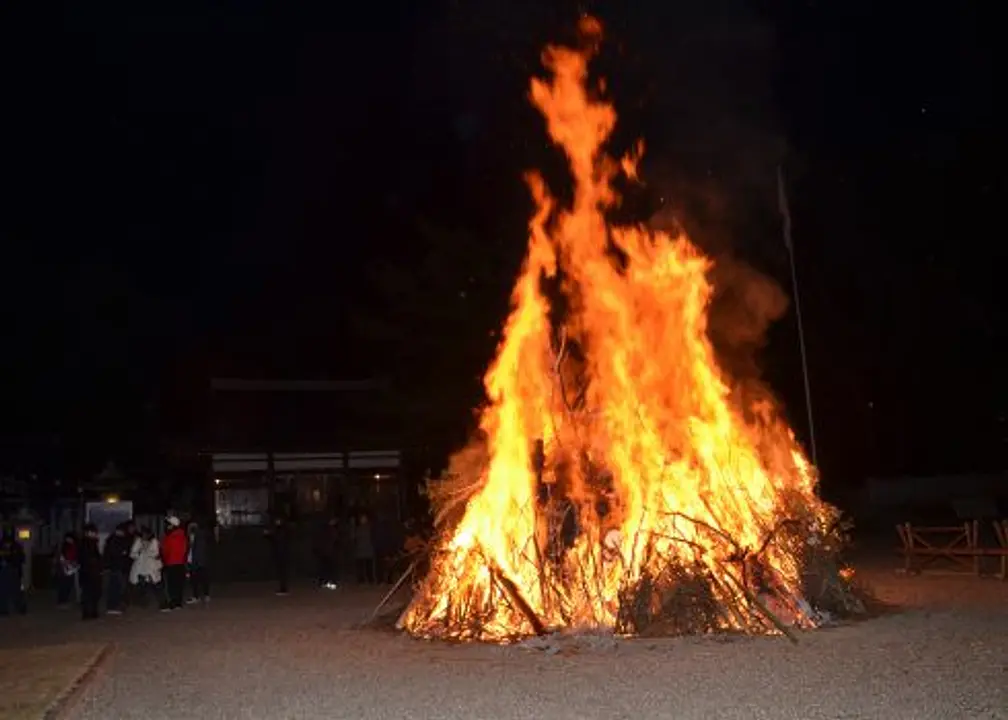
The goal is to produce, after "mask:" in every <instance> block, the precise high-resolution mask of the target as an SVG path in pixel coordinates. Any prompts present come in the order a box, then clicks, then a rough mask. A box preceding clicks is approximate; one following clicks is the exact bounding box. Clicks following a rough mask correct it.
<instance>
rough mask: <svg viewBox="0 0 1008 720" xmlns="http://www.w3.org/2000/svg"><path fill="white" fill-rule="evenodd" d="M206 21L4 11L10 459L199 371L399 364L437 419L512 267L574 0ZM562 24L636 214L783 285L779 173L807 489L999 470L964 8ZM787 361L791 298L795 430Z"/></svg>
mask: <svg viewBox="0 0 1008 720" xmlns="http://www.w3.org/2000/svg"><path fill="white" fill-rule="evenodd" d="M201 5H202V4H197V3H192V4H191V7H192V8H194V9H192V10H189V11H187V10H186V8H187V7H190V5H187V4H185V3H182V4H167V3H161V4H157V3H151V4H144V3H141V4H139V5H138V4H135V3H132V4H122V6H121V7H116V8H114V9H113V6H111V5H107V4H106V5H103V6H102V7H103V8H105V9H102V10H99V9H95V8H93V7H89V6H88V5H87V4H83V5H82V4H72V5H68V8H71V9H67V10H65V11H64V12H63V13H54V12H52V11H51V10H48V11H43V10H42V9H41V8H38V7H30V8H29V9H26V10H23V11H22V14H20V15H16V14H15V15H12V16H9V17H8V20H7V21H6V22H5V23H4V25H5V30H7V32H8V33H11V32H12V31H13V36H12V37H11V38H10V39H9V41H5V42H4V47H5V50H4V52H5V53H6V55H7V56H6V57H5V58H4V59H5V63H4V66H5V68H6V72H7V73H8V77H7V78H6V79H7V81H8V82H7V83H5V85H6V86H7V90H6V93H5V95H6V97H5V103H4V105H5V115H7V120H9V121H10V120H13V123H12V124H11V125H9V126H8V130H7V132H6V133H5V140H6V141H7V142H6V148H5V150H6V151H5V153H4V170H5V171H6V174H7V175H8V177H9V178H10V181H11V182H9V183H8V190H7V191H6V192H5V196H6V197H5V200H6V201H7V203H10V204H9V205H8V207H7V209H6V210H5V212H4V213H3V216H4V217H3V221H2V225H0V231H2V232H3V235H4V240H3V248H4V253H5V258H4V260H5V261H4V269H5V273H4V278H3V283H2V292H3V295H4V297H3V298H2V300H3V303H2V307H3V312H4V318H3V328H4V339H5V341H4V343H3V346H4V352H3V361H2V362H3V367H2V377H3V379H4V380H3V381H4V383H5V386H6V387H5V391H4V402H3V415H4V423H3V428H2V430H3V432H4V434H5V437H6V438H7V439H6V440H5V443H4V444H5V447H6V448H7V449H8V452H12V451H15V450H18V449H20V450H21V451H22V452H23V451H24V448H25V447H27V446H26V445H25V443H26V442H27V438H29V437H39V436H46V435H49V436H51V435H55V434H59V435H61V436H62V437H63V438H64V441H65V443H66V444H67V445H70V446H82V445H84V444H92V445H94V446H100V447H102V448H108V449H109V452H116V451H122V449H123V448H124V447H125V446H126V445H129V443H130V442H134V441H136V437H135V436H136V434H137V432H139V431H138V430H137V428H139V427H143V426H144V425H143V423H140V422H139V420H138V418H141V417H149V416H150V414H151V408H157V409H158V410H159V413H160V415H162V416H163V418H165V419H163V421H162V423H163V424H164V423H167V424H169V425H171V427H172V430H173V431H174V432H185V430H186V429H187V427H191V426H193V418H192V417H191V415H192V412H190V411H189V409H190V408H192V407H195V404H194V403H195V401H194V400H192V398H193V397H195V395H196V394H197V392H198V390H201V389H202V388H204V387H205V379H206V377H207V376H208V375H210V374H216V375H245V376H267V375H268V376H298V377H326V376H328V377H345V376H348V375H352V376H360V375H364V374H384V375H390V376H393V377H397V378H401V379H402V381H403V382H405V383H412V384H413V385H414V386H423V387H425V388H427V389H428V390H431V389H432V388H433V389H435V390H437V392H436V393H434V394H435V395H436V396H438V397H441V398H444V402H443V404H442V406H440V407H437V408H431V409H430V410H429V412H430V413H431V415H432V417H433V416H437V417H438V418H440V419H439V420H437V421H433V420H432V423H433V424H434V425H438V426H443V427H446V428H447V427H450V426H451V425H452V424H460V423H462V422H463V421H464V418H465V415H466V413H465V408H467V407H469V406H470V405H471V403H472V402H473V400H474V396H473V391H474V387H475V380H476V378H478V376H479V375H480V373H481V371H482V365H483V363H484V362H485V361H486V359H487V357H488V353H489V352H490V351H491V350H492V348H493V338H492V337H491V336H490V332H491V331H492V330H493V329H494V328H496V327H497V326H498V325H499V323H500V320H501V317H502V314H503V312H504V311H505V309H506V299H507V293H508V289H509V286H510V283H511V280H512V277H513V273H514V271H515V269H516V267H517V263H518V261H519V259H520V255H521V252H522V250H523V248H524V242H525V238H524V233H523V226H524V223H525V213H526V212H527V211H528V201H527V200H526V199H525V192H524V188H523V187H522V185H521V183H520V172H521V171H522V170H523V169H525V168H527V167H531V166H533V165H536V166H538V165H541V164H542V163H543V162H544V158H545V157H547V155H548V151H547V150H546V149H545V138H544V135H543V133H542V126H541V123H540V122H539V121H538V120H536V118H535V116H534V113H532V111H531V110H530V109H529V108H528V107H527V104H526V103H525V101H524V92H525V87H526V83H527V78H528V75H529V74H530V73H531V72H533V71H535V69H536V61H537V56H538V49H539V48H540V47H541V45H542V44H543V43H544V42H546V41H548V40H550V39H556V38H562V37H564V33H569V30H570V28H571V27H572V25H573V21H574V19H575V18H576V11H577V8H578V7H580V6H578V5H576V4H575V3H573V2H567V1H566V0H558V1H557V2H555V3H542V2H538V3H534V2H517V1H515V2H507V1H506V0H484V1H483V2H462V1H461V0H458V1H456V2H449V1H448V0H424V1H423V2H420V1H418V2H405V1H403V2H392V3H389V2H386V3H373V4H362V5H357V6H354V8H353V10H352V12H351V11H345V12H338V11H337V10H336V9H333V10H331V11H322V10H319V11H305V10H302V11H292V10H289V9H288V10H284V11H280V10H276V9H272V8H267V7H266V5H267V4H266V3H261V2H260V3H257V2H237V1H233V2H226V3H216V4H214V7H215V8H216V9H214V10H206V9H196V8H198V6H201ZM271 5H272V4H271ZM582 5H583V6H585V7H588V8H589V9H591V10H593V11H597V12H598V14H599V15H600V17H601V18H602V19H603V21H605V22H606V23H607V24H608V26H609V35H610V37H611V38H612V42H611V43H610V45H609V50H607V55H606V57H605V58H604V59H603V61H602V62H603V64H604V67H605V69H606V72H607V74H609V75H610V77H611V80H612V86H613V88H614V92H615V93H616V100H617V103H618V109H619V110H620V111H621V118H622V120H623V124H622V125H621V128H622V132H623V133H625V135H626V138H625V139H626V140H628V139H629V138H631V137H632V136H634V135H636V134H641V135H644V136H646V138H647V140H648V144H649V149H650V150H649V159H648V165H647V166H646V171H647V172H648V173H650V177H651V178H652V180H653V185H652V188H651V190H650V191H649V192H651V193H652V195H651V196H648V197H646V198H644V199H642V200H641V203H642V207H644V206H647V203H649V202H653V201H654V199H655V198H656V197H658V196H662V197H664V196H667V195H670V194H671V195H672V202H673V203H678V206H679V207H682V208H683V211H684V213H686V214H688V215H689V216H690V217H691V218H692V219H693V222H694V225H695V226H696V227H697V228H698V230H697V232H698V234H699V235H700V236H701V237H700V238H699V240H700V242H701V243H703V244H705V245H706V246H707V247H710V248H712V249H714V250H716V251H717V252H724V251H726V250H730V251H731V252H732V253H733V254H734V255H735V256H737V257H741V258H743V259H744V260H746V261H747V262H749V263H751V264H753V265H755V266H757V267H759V268H760V269H761V270H762V271H764V272H765V273H767V274H769V275H771V276H772V277H774V278H776V279H777V280H778V281H779V282H781V283H782V284H785V287H787V289H788V291H789V292H790V288H789V286H787V285H786V283H788V282H789V278H788V275H787V263H786V254H785V252H784V249H783V246H782V245H781V242H780V236H779V229H778V228H777V227H776V224H775V223H776V221H775V220H774V214H773V213H774V202H775V200H774V195H773V193H774V190H773V166H774V163H775V162H776V160H777V159H781V158H786V160H787V166H788V168H789V172H790V176H791V178H790V179H791V186H792V188H791V190H792V195H793V197H792V206H793V208H792V209H793V214H794V223H795V226H794V232H795V245H796V250H797V257H798V262H799V272H800V281H801V283H802V286H801V289H802V302H803V306H802V309H803V312H804V314H805V323H806V330H807V334H808V345H809V360H810V365H811V381H812V391H813V400H814V403H815V410H816V422H817V428H816V429H817V433H818V439H819V446H820V447H819V450H820V459H821V461H822V465H823V467H824V470H825V472H826V476H827V477H830V476H831V475H832V476H833V477H837V478H861V477H864V476H866V475H871V474H878V473H910V472H916V473H938V472H949V471H965V472H970V471H989V470H1001V469H1003V467H1004V464H1003V456H1004V454H1005V451H1006V450H1008V445H1006V437H1008V426H1006V423H1005V416H1006V414H1008V387H1006V381H1005V379H1004V373H1003V368H1004V366H1005V362H1004V361H1005V355H1004V353H1003V350H1002V348H1003V347H1006V346H1008V344H1006V343H1005V337H1004V327H1005V322H1004V302H1003V300H1002V299H1001V293H1000V292H996V290H997V291H999V290H1000V288H998V287H996V285H997V280H998V279H999V278H998V274H999V272H1000V267H999V265H1000V259H1001V257H1002V256H1003V253H1002V251H1001V243H1000V241H999V238H998V237H997V235H996V233H997V231H998V229H999V228H1000V223H999V222H997V218H995V215H994V212H995V209H996V208H998V206H999V205H1003V199H1004V196H1005V189H1006V188H1005V181H1004V177H1003V169H1002V168H1003V165H1002V163H1001V162H1000V160H999V150H1000V148H1001V147H1002V143H1001V140H1000V137H996V136H995V132H998V133H1000V131H1001V130H1000V129H1001V128H1002V127H1003V117H1002V115H1001V114H1000V113H1001V111H1000V110H999V109H998V105H999V103H997V101H996V93H995V87H996V84H995V81H994V67H995V65H996V61H995V57H994V49H993V48H994V46H995V38H994V35H993V33H994V30H993V28H995V27H997V24H996V23H995V22H994V21H993V18H992V17H987V15H989V14H990V12H989V11H987V10H982V11H981V10H980V9H979V8H980V7H981V5H983V4H982V3H979V2H964V3H958V4H948V3H946V4H943V5H942V6H941V7H936V9H935V10H933V11H932V10H929V9H927V8H920V7H915V8H914V9H913V10H912V11H896V10H887V9H881V8H882V6H883V5H885V4H884V3H869V2H867V1H864V0H856V1H853V2H845V3H834V2H826V1H825V0H823V1H820V2H801V3H799V2H768V1H766V0H764V1H763V2H749V3H746V2H744V1H743V0H734V1H732V0H722V1H720V2H701V1H700V0H695V1H694V2H682V3H657V2H653V0H647V1H646V2H645V1H644V0H641V2H639V3H632V4H629V5H631V6H632V7H633V9H632V10H626V9H618V8H621V7H622V6H625V5H628V4H625V3H623V4H620V3H595V4H590V3H589V4H582ZM159 6H160V7H163V8H165V9H164V10H160V11H158V10H156V8H158V7H159ZM609 6H612V7H611V8H610V7H609ZM169 8H170V9H169ZM614 8H617V9H614ZM45 12H48V13H49V14H44V13H45ZM708 38H716V39H717V40H716V41H715V40H714V39H708ZM622 137H623V136H620V137H619V138H617V142H621V141H624V140H623V139H621V138H622ZM12 188H13V192H11V189H12ZM712 199H713V200H712ZM711 208H714V210H713V211H712V209H711ZM426 226H429V227H431V228H434V229H433V230H431V231H429V232H424V231H423V230H422V228H423V227H426ZM421 299H423V300H424V302H423V303H421V302H420V300H421ZM378 318H383V319H384V320H385V321H387V324H388V325H389V326H390V327H383V326H382V324H381V323H379V322H378ZM796 342H797V341H796V335H795V333H794V315H793V312H792V313H791V314H789V315H787V316H786V317H785V318H784V319H783V320H781V321H780V322H779V323H778V324H777V326H776V327H775V328H774V330H773V331H772V333H771V338H770V344H769V346H768V348H767V349H766V351H765V352H764V354H763V357H762V364H763V365H764V366H765V368H766V371H767V374H768V377H769V378H770V380H771V381H772V383H773V384H774V387H775V389H776V390H777V392H778V393H779V394H780V395H781V396H782V398H783V399H784V401H785V403H786V405H787V406H788V408H789V410H790V414H791V416H792V418H793V419H794V421H795V424H796V426H797V427H798V428H799V432H800V433H804V432H805V423H804V410H803V396H802V389H801V382H800V365H799V360H798V353H797V345H796ZM432 392H433V391H432ZM167 418H170V420H168V419H167ZM131 438H132V439H131Z"/></svg>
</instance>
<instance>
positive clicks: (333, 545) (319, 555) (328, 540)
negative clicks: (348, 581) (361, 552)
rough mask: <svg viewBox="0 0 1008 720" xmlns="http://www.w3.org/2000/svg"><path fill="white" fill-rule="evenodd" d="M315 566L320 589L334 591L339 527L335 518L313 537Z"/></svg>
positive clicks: (338, 573)
mask: <svg viewBox="0 0 1008 720" xmlns="http://www.w3.org/2000/svg"><path fill="white" fill-rule="evenodd" d="M314 550H315V565H316V572H317V573H318V582H319V586H320V587H324V588H326V589H327V590H335V589H336V588H337V587H338V586H339V579H340V578H339V575H340V567H339V552H340V527H339V520H338V519H337V518H335V517H332V518H330V519H329V521H328V522H326V524H325V525H323V526H322V527H321V528H320V529H319V532H318V534H317V535H316V537H315V548H314Z"/></svg>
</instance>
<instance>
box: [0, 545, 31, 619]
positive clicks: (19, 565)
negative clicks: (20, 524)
mask: <svg viewBox="0 0 1008 720" xmlns="http://www.w3.org/2000/svg"><path fill="white" fill-rule="evenodd" d="M24 564H25V554H24V548H23V547H21V543H19V542H18V541H17V538H15V537H14V532H13V531H12V530H6V531H5V532H4V534H3V537H2V538H0V616H2V615H9V614H10V611H11V610H12V609H14V610H16V611H17V612H19V613H21V614H22V615H23V614H24V613H25V612H27V609H28V608H27V604H26V603H25V596H24Z"/></svg>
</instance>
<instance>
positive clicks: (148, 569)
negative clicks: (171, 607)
mask: <svg viewBox="0 0 1008 720" xmlns="http://www.w3.org/2000/svg"><path fill="white" fill-rule="evenodd" d="M130 558H132V559H133V566H132V567H131V568H130V576H129V581H130V587H132V588H133V589H134V593H135V595H136V597H137V599H139V600H141V601H143V600H145V599H146V597H147V595H148V594H149V595H152V596H153V597H154V598H155V599H156V600H159V601H160V599H161V595H162V593H161V592H160V589H161V548H160V547H159V546H158V541H157V538H156V537H154V533H153V532H151V529H150V528H148V527H145V528H142V529H141V530H140V534H139V535H137V537H136V539H135V540H134V541H133V547H132V548H130Z"/></svg>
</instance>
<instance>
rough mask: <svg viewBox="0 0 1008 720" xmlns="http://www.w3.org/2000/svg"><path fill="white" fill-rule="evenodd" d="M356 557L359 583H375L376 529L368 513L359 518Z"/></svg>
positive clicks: (355, 529)
mask: <svg viewBox="0 0 1008 720" xmlns="http://www.w3.org/2000/svg"><path fill="white" fill-rule="evenodd" d="M354 557H355V558H356V560H357V582H359V583H374V582H375V581H376V577H375V538H374V527H373V526H372V525H371V518H369V517H368V514H367V513H366V512H362V513H361V514H360V515H358V516H357V525H356V526H355V527H354Z"/></svg>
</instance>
